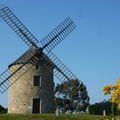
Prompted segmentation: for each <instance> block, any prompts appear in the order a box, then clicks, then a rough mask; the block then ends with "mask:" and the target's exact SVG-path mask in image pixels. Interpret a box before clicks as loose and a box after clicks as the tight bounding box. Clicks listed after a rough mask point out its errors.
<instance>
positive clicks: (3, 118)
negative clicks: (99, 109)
mask: <svg viewBox="0 0 120 120" xmlns="http://www.w3.org/2000/svg"><path fill="white" fill-rule="evenodd" d="M107 118H108V117H103V116H100V115H99V116H98V115H87V114H78V115H63V114H61V115H58V116H55V114H28V115H26V114H22V115H21V114H1V115H0V120H106V119H107Z"/></svg>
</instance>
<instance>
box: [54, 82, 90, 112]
mask: <svg viewBox="0 0 120 120" xmlns="http://www.w3.org/2000/svg"><path fill="white" fill-rule="evenodd" d="M55 97H56V98H55V103H56V106H57V108H58V109H59V110H61V111H62V113H66V112H67V111H70V112H71V113H76V112H80V111H84V112H85V111H86V108H87V106H88V104H89V97H88V93H87V90H86V87H85V85H83V83H81V82H80V81H79V80H69V81H65V82H63V83H62V84H57V86H56V89H55Z"/></svg>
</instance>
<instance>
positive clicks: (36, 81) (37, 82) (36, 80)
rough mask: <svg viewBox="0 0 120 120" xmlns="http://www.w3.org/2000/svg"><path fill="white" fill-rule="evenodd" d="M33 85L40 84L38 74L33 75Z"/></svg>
mask: <svg viewBox="0 0 120 120" xmlns="http://www.w3.org/2000/svg"><path fill="white" fill-rule="evenodd" d="M34 86H40V76H34Z"/></svg>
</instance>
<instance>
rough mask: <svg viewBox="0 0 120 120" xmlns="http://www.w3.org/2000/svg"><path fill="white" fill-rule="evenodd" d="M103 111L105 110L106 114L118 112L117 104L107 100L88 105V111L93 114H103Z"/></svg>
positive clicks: (116, 113)
mask: <svg viewBox="0 0 120 120" xmlns="http://www.w3.org/2000/svg"><path fill="white" fill-rule="evenodd" d="M103 111H105V112H106V115H111V114H115V115H118V114H119V110H118V109H117V105H115V104H112V103H111V102H109V101H103V102H100V103H95V104H92V105H89V113H90V114H94V115H103Z"/></svg>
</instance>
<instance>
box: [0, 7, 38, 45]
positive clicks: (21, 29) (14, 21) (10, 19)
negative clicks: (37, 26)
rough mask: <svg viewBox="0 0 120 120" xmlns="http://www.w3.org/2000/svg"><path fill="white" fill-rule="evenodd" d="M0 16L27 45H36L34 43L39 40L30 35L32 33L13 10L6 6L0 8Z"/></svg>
mask: <svg viewBox="0 0 120 120" xmlns="http://www.w3.org/2000/svg"><path fill="white" fill-rule="evenodd" d="M0 16H1V17H2V19H3V20H4V21H5V22H6V23H7V24H8V25H9V26H10V27H11V28H12V29H13V30H14V31H15V32H16V33H17V35H18V36H19V37H20V38H21V39H22V40H23V41H24V42H25V43H26V44H27V45H28V46H29V47H32V46H34V47H37V46H36V44H37V43H38V42H39V41H38V40H37V39H36V38H35V37H34V36H33V35H32V33H31V32H30V31H29V30H28V29H27V28H26V27H25V26H24V25H23V24H22V22H21V21H20V20H19V19H18V18H17V17H16V16H15V15H14V14H13V12H12V11H11V10H10V9H9V8H8V7H4V8H2V9H0Z"/></svg>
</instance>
